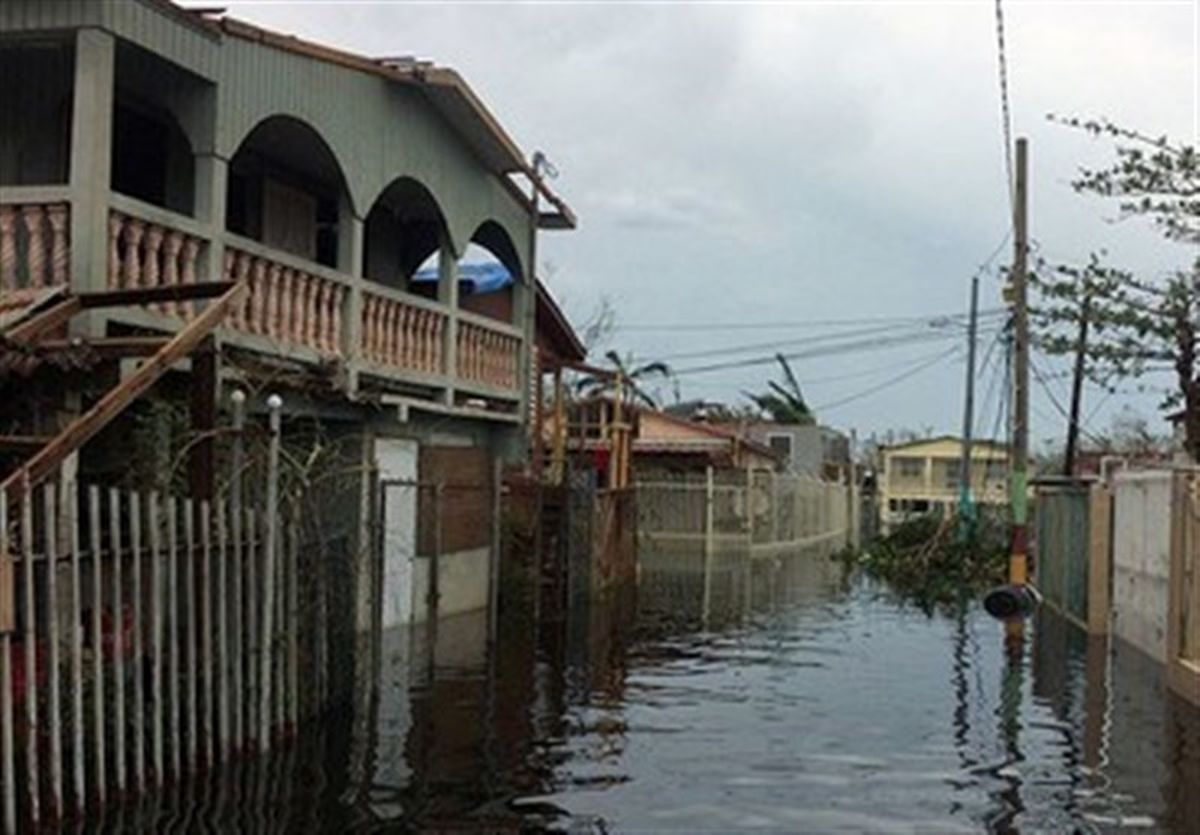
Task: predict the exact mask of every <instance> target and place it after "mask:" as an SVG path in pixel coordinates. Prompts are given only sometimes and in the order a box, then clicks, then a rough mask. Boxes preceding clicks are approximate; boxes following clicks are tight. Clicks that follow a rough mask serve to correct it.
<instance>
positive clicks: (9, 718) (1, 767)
mask: <svg viewBox="0 0 1200 835" xmlns="http://www.w3.org/2000/svg"><path fill="white" fill-rule="evenodd" d="M9 544H10V543H9V539H8V495H7V493H5V492H3V491H0V561H2V563H0V571H3V572H4V573H5V576H4V578H3V582H4V583H6V584H7V586H6V587H5V589H4V594H5V596H6V599H5V600H4V601H0V607H4V608H5V609H6V611H5V620H6V622H5V623H3V624H0V782H3V784H4V831H5V832H8V833H10V835H16V831H17V768H16V762H15V758H14V756H13V700H12V696H13V693H12V682H13V675H12V637H11V635H10V634H9V632H10V630H12V629H13V628H14V627H15V624H14V623H12V622H11V618H12V617H13V616H15V614H16V596H15V595H14V594H13V592H14V591H15V586H14V585H13V584H14V582H15V580H16V578H15V577H13V576H12V570H13V560H12V555H11V553H10V552H9Z"/></svg>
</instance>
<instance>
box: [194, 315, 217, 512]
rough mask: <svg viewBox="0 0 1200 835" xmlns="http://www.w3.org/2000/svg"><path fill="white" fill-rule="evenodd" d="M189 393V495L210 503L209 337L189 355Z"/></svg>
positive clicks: (213, 360) (213, 420)
mask: <svg viewBox="0 0 1200 835" xmlns="http://www.w3.org/2000/svg"><path fill="white" fill-rule="evenodd" d="M190 393H191V420H192V432H193V433H196V435H197V436H198V437H197V438H195V439H193V443H192V447H191V450H190V451H189V453H188V481H189V483H190V488H191V490H190V492H191V494H192V499H193V500H195V501H199V500H201V499H208V500H210V501H211V500H212V497H213V456H214V451H215V444H214V443H213V438H212V433H213V430H214V429H215V428H216V425H217V349H216V343H215V342H214V340H213V338H212V336H208V337H206V338H205V339H204V341H202V342H201V343H200V345H199V346H197V347H196V349H195V350H194V351H193V352H192V385H191V387H190Z"/></svg>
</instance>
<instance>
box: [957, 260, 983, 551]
mask: <svg viewBox="0 0 1200 835" xmlns="http://www.w3.org/2000/svg"><path fill="white" fill-rule="evenodd" d="M978 321H979V274H978V273H976V274H975V276H974V277H972V279H971V318H970V322H969V324H968V325H967V396H966V404H965V405H964V407H963V442H962V466H961V468H960V470H959V482H958V513H959V520H960V523H959V529H960V531H961V532H962V534H963V536H964V538H965V537H966V536H967V535H968V534H969V533H970V530H971V528H972V526H973V525H974V522H975V506H974V503H973V501H972V498H971V440H972V438H971V433H972V429H973V427H974V425H975V332H976V329H977V327H978Z"/></svg>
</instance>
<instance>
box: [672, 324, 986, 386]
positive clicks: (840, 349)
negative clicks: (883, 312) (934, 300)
mask: <svg viewBox="0 0 1200 835" xmlns="http://www.w3.org/2000/svg"><path fill="white" fill-rule="evenodd" d="M989 333H990V332H989ZM958 336H959V335H958V334H957V333H946V332H932V333H930V332H924V331H922V332H919V333H916V334H910V335H907V336H895V337H890V338H887V337H885V338H882V339H879V338H875V339H863V340H859V341H856V342H847V343H844V344H835V345H827V346H824V347H819V348H814V349H811V350H808V351H797V352H794V353H788V354H782V356H783V358H784V359H786V360H795V359H809V358H812V357H823V356H829V355H832V354H840V353H853V352H856V351H871V350H878V349H881V348H894V347H897V346H899V345H913V344H918V343H921V342H935V341H941V340H944V339H947V338H955V339H957V338H958ZM777 356H779V355H778V354H770V355H769V356H762V357H754V358H750V359H742V360H731V361H728V362H717V363H710V364H708V365H697V366H692V367H690V368H681V369H676V370H675V372H674V376H676V377H682V376H685V375H688V374H705V373H708V372H712V371H725V370H728V369H733V368H751V367H753V366H757V365H769V364H771V363H774V362H776V361H777Z"/></svg>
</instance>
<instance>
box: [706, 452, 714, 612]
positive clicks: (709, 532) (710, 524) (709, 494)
mask: <svg viewBox="0 0 1200 835" xmlns="http://www.w3.org/2000/svg"><path fill="white" fill-rule="evenodd" d="M715 504H716V485H715V483H714V481H713V468H712V465H711V464H710V465H709V466H708V467H706V468H705V470H704V600H703V619H704V628H705V629H707V628H708V619H709V615H710V614H711V609H712V563H713V548H714V545H715V543H714V542H713V538H714V536H715V535H716V524H715V519H714V518H713V515H714V510H715V507H714V505H715Z"/></svg>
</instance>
